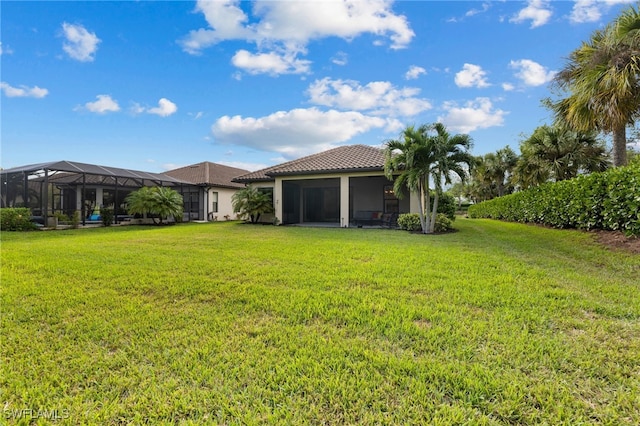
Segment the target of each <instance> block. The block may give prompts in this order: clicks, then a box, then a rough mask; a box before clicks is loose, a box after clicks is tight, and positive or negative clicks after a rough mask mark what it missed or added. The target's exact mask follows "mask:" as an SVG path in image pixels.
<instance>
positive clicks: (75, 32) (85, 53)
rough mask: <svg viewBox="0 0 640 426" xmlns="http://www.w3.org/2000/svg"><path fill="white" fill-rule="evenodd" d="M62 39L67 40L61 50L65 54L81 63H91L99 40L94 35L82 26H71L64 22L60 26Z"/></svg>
mask: <svg viewBox="0 0 640 426" xmlns="http://www.w3.org/2000/svg"><path fill="white" fill-rule="evenodd" d="M62 30H63V32H64V37H65V38H66V39H67V41H66V42H65V43H63V45H62V49H63V50H64V51H65V52H67V54H68V55H69V56H70V57H71V58H73V59H76V60H78V61H81V62H91V61H93V60H94V54H95V53H96V50H98V43H100V41H101V40H100V39H99V38H98V37H97V36H96V35H95V33H90V32H89V31H87V30H86V29H85V28H84V27H83V26H82V25H73V24H68V23H66V22H64V23H63V24H62Z"/></svg>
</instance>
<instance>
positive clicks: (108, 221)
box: [100, 207, 114, 226]
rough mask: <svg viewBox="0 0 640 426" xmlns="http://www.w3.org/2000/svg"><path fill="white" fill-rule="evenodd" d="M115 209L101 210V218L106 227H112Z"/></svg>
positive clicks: (104, 208) (105, 208)
mask: <svg viewBox="0 0 640 426" xmlns="http://www.w3.org/2000/svg"><path fill="white" fill-rule="evenodd" d="M113 217H114V215H113V209H112V208H108V207H103V208H102V209H100V218H101V219H102V224H103V225H104V226H111V225H112V224H113Z"/></svg>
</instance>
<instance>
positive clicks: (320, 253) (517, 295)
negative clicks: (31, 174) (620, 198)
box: [0, 218, 640, 425]
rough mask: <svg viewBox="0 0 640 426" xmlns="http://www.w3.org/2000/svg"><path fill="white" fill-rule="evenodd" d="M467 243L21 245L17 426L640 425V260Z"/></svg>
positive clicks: (15, 271)
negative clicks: (51, 422) (51, 423)
mask: <svg viewBox="0 0 640 426" xmlns="http://www.w3.org/2000/svg"><path fill="white" fill-rule="evenodd" d="M456 227H457V228H458V230H459V231H458V232H456V233H452V234H446V235H436V236H424V235H416V234H409V233H406V232H402V231H390V230H364V229H318V228H296V227H273V226H251V225H243V224H239V223H211V224H183V225H179V226H174V227H161V228H156V227H133V226H132V227H117V228H101V229H92V230H69V231H60V232H33V233H2V250H1V260H2V264H1V268H2V276H1V279H2V286H1V313H2V317H1V333H2V334H1V336H2V337H1V342H0V343H1V355H2V359H1V365H0V403H2V404H3V413H2V414H3V420H2V421H7V422H9V423H18V422H20V421H22V422H23V423H25V424H26V423H28V422H29V421H31V422H33V423H37V422H40V423H43V424H44V423H46V422H48V420H45V419H44V416H45V415H47V413H49V414H50V413H51V412H52V411H55V410H57V414H58V415H59V418H58V420H57V421H56V424H104V425H115V424H141V423H148V424H248V425H251V424H295V425H299V424H434V425H438V424H440V425H451V424H474V425H475V424H478V425H500V424H513V425H515V424H550V425H559V424H567V425H579V424H607V425H624V424H627V425H638V424H640V256H637V255H632V254H629V253H624V252H615V251H611V250H608V249H605V248H603V247H600V246H598V245H597V244H596V243H595V242H594V238H593V235H591V234H588V233H583V232H577V231H560V230H552V229H545V228H540V227H533V226H525V225H519V224H510V223H500V222H494V221H486V220H470V219H463V218H461V219H458V220H457V221H456ZM24 410H33V411H32V412H28V411H26V412H25V411H24ZM38 410H39V411H40V412H41V413H44V415H43V416H41V417H39V418H38V414H37V413H38ZM29 416H31V417H29ZM47 424H48V423H47Z"/></svg>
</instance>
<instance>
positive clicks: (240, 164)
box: [216, 160, 286, 172]
mask: <svg viewBox="0 0 640 426" xmlns="http://www.w3.org/2000/svg"><path fill="white" fill-rule="evenodd" d="M283 161H286V160H283ZM281 162H282V161H279V163H281ZM216 163H218V164H222V165H225V166H229V167H235V168H236V169H244V170H249V171H250V172H255V171H256V170H261V169H266V168H267V167H269V165H268V164H264V163H247V162H244V161H216Z"/></svg>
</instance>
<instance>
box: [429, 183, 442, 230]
mask: <svg viewBox="0 0 640 426" xmlns="http://www.w3.org/2000/svg"><path fill="white" fill-rule="evenodd" d="M439 192H440V191H438V190H437V189H436V195H435V196H434V197H433V209H432V211H431V224H430V225H429V233H434V232H435V231H436V218H437V216H438V213H437V212H438V200H439V199H440V197H439Z"/></svg>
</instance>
